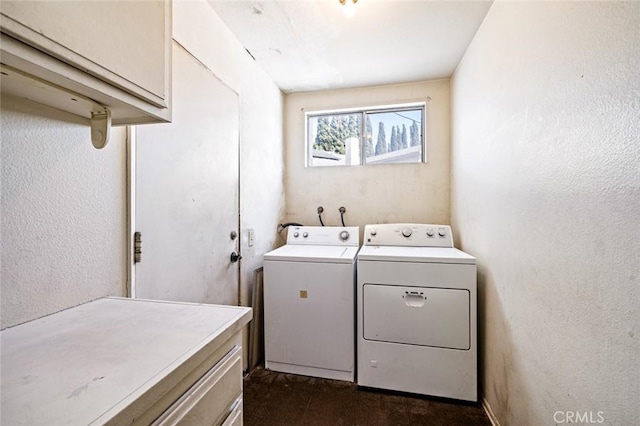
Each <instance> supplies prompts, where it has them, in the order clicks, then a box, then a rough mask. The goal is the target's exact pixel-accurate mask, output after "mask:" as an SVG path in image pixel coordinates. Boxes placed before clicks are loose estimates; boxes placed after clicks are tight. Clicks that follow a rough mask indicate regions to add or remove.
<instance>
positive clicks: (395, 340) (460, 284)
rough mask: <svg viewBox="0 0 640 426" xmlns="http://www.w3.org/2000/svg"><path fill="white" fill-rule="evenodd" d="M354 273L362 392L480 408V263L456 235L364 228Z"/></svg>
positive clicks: (414, 228)
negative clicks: (398, 394) (473, 403)
mask: <svg viewBox="0 0 640 426" xmlns="http://www.w3.org/2000/svg"><path fill="white" fill-rule="evenodd" d="M357 266H358V280H357V286H356V287H357V335H358V337H357V340H358V347H357V349H358V350H357V352H358V359H357V365H358V379H357V382H358V385H361V386H369V387H374V388H382V389H391V390H396V391H403V392H411V393H418V394H424V395H433V396H439V397H445V398H454V399H461V400H467V401H477V399H478V394H477V388H478V384H477V331H476V328H477V321H476V318H477V313H476V309H477V301H476V260H475V258H474V257H473V256H470V255H468V254H466V253H464V252H462V251H460V250H458V249H456V248H454V247H453V237H452V235H451V228H450V227H449V226H444V225H427V224H382V225H367V226H365V230H364V244H363V246H362V249H361V250H360V253H359V254H358V261H357Z"/></svg>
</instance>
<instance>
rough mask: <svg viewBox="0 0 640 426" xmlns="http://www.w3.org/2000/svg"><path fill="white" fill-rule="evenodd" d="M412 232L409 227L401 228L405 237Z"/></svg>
mask: <svg viewBox="0 0 640 426" xmlns="http://www.w3.org/2000/svg"><path fill="white" fill-rule="evenodd" d="M412 233H413V231H411V228H404V229H403V230H402V235H404V236H405V237H407V238H409V237H410V236H411V234H412Z"/></svg>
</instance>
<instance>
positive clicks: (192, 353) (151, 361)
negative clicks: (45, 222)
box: [0, 298, 251, 426]
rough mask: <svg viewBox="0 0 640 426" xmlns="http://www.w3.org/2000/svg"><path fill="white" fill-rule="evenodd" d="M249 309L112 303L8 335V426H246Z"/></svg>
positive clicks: (4, 385)
mask: <svg viewBox="0 0 640 426" xmlns="http://www.w3.org/2000/svg"><path fill="white" fill-rule="evenodd" d="M250 318H251V309H250V308H242V307H235V306H222V305H202V304H189V303H177V302H160V301H149V300H135V299H120V298H105V299H98V300H95V301H93V302H90V303H87V304H84V305H80V306H76V307H74V308H71V309H68V310H65V311H62V312H59V313H56V314H53V315H50V316H47V317H44V318H40V319H37V320H34V321H30V322H28V323H25V324H22V325H19V326H16V327H12V328H7V329H4V330H2V332H1V335H0V336H1V337H2V393H1V399H2V422H3V424H4V423H5V422H6V423H7V424H12V425H51V424H108V425H124V424H127V425H131V424H133V425H137V424H140V425H149V424H154V425H162V426H167V425H193V424H198V425H220V424H226V425H239V424H242V359H241V358H242V348H241V344H242V337H241V334H242V328H243V327H244V326H245V325H246V324H247V323H248V322H249V321H250Z"/></svg>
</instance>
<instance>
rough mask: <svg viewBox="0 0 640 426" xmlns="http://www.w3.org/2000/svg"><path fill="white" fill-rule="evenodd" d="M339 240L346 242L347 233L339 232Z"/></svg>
mask: <svg viewBox="0 0 640 426" xmlns="http://www.w3.org/2000/svg"><path fill="white" fill-rule="evenodd" d="M340 239H341V240H342V241H347V240H348V239H349V231H342V232H340Z"/></svg>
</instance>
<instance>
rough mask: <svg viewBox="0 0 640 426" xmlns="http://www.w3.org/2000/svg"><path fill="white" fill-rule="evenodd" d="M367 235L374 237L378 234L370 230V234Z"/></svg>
mask: <svg viewBox="0 0 640 426" xmlns="http://www.w3.org/2000/svg"><path fill="white" fill-rule="evenodd" d="M369 234H371V236H372V237H375V236H376V235H377V234H378V231H376V230H375V229H372V230H371V232H369Z"/></svg>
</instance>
